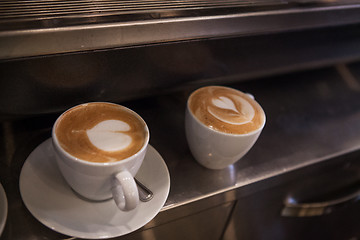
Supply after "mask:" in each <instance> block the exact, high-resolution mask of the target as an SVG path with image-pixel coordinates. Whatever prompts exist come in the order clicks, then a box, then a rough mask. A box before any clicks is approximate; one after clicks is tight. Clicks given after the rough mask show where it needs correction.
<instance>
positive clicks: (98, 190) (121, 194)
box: [52, 103, 149, 211]
mask: <svg viewBox="0 0 360 240" xmlns="http://www.w3.org/2000/svg"><path fill="white" fill-rule="evenodd" d="M93 104H109V105H113V106H118V107H119V108H121V109H124V110H126V111H128V112H129V113H130V114H131V115H133V116H135V117H136V118H137V119H138V120H139V121H140V122H142V124H143V127H144V131H145V137H144V142H143V144H142V146H141V148H140V150H138V151H137V152H136V153H135V154H132V155H131V156H129V157H126V158H125V159H123V160H120V161H114V162H91V161H87V160H86V159H80V158H78V157H75V156H73V155H72V154H70V153H69V152H68V151H66V150H64V147H62V145H61V144H60V142H59V139H58V135H57V133H56V128H57V127H58V123H59V121H60V119H62V118H63V116H64V114H67V113H68V112H69V111H71V110H73V109H76V108H79V107H82V106H84V105H90V106H92V105H93ZM83 121H84V122H86V121H89V119H83ZM52 142H53V146H54V149H55V156H56V162H57V165H58V167H59V169H60V172H61V173H62V175H63V176H64V178H65V180H66V182H67V183H68V184H69V185H70V187H71V188H72V189H73V190H74V191H75V192H76V193H78V194H79V195H81V196H82V197H84V198H86V199H88V200H93V201H102V200H107V199H111V198H113V199H114V201H115V203H116V205H117V206H118V207H119V209H121V210H123V211H130V210H132V209H135V208H136V206H137V205H138V203H139V193H138V189H137V186H136V183H135V180H134V176H135V175H136V173H137V172H138V170H139V168H140V166H141V164H142V162H143V159H144V157H145V154H146V149H147V146H148V142H149V130H148V127H147V125H146V123H145V121H144V120H143V119H142V118H141V117H140V116H139V115H138V114H136V113H135V112H133V111H132V110H130V109H128V108H126V107H123V106H120V105H116V104H112V103H87V104H81V105H78V106H75V107H73V108H71V109H69V110H68V111H66V112H64V113H63V114H62V115H60V116H59V118H58V119H57V120H56V122H55V124H54V126H53V130H52Z"/></svg>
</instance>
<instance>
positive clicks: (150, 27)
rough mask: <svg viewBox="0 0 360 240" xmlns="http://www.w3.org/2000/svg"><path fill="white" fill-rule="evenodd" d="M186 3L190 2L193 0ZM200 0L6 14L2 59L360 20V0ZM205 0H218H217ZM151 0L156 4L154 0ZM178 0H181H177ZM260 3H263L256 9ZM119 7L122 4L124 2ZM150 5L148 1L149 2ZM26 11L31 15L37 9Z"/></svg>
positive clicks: (1, 39)
mask: <svg viewBox="0 0 360 240" xmlns="http://www.w3.org/2000/svg"><path fill="white" fill-rule="evenodd" d="M161 2H162V1H161ZM161 2H160V3H161ZM165 2H167V1H165ZM186 3H187V4H190V3H191V1H190V2H187V1H186ZM200 3H201V2H197V1H195V5H194V6H195V7H190V8H189V9H188V10H186V9H187V8H184V9H185V10H186V11H184V9H181V10H178V9H175V10H173V9H172V8H171V7H170V8H169V9H167V10H166V11H164V12H162V11H160V10H161V8H160V10H159V9H158V10H156V11H155V13H154V12H148V11H149V10H146V11H147V12H146V13H145V15H144V13H142V14H143V15H141V16H137V15H136V14H134V13H132V12H130V14H128V15H126V16H122V17H120V18H119V15H118V14H116V13H115V14H114V15H112V16H111V17H109V18H110V19H105V20H104V19H102V18H101V17H99V16H97V14H95V16H91V17H86V18H85V19H84V18H80V19H73V18H72V17H68V16H67V15H65V16H62V17H59V18H56V19H51V18H50V19H47V18H48V17H46V13H47V12H48V11H50V10H48V9H47V8H46V10H41V11H42V12H45V13H44V14H45V17H44V19H43V17H41V16H37V17H36V16H35V17H36V18H38V19H36V21H35V22H30V23H27V22H26V21H25V20H22V19H21V18H22V17H24V18H25V19H26V17H25V15H26V14H25V15H20V20H19V21H17V22H11V21H10V22H9V20H4V22H3V23H2V24H1V25H0V26H3V27H2V28H0V29H1V30H0V59H3V60H4V59H16V58H23V57H31V56H42V55H50V54H61V53H73V52H84V51H93V50H104V49H113V48H123V47H134V46H139V45H147V44H157V43H167V42H177V41H185V40H195V39H208V38H218V37H232V36H244V35H253V34H264V33H269V32H284V31H289V30H292V31H294V30H300V29H309V28H319V27H330V26H340V25H347V24H354V23H359V22H360V17H359V16H360V14H359V12H360V5H359V4H358V2H355V3H352V4H349V3H342V2H341V1H335V2H327V1H325V2H323V1H320V3H322V4H320V5H316V4H315V5H311V4H310V5H306V4H305V5H304V6H300V7H298V5H297V4H295V5H294V4H293V3H291V2H287V1H275V2H274V1H251V2H248V3H247V4H245V5H244V2H242V1H237V2H236V4H237V5H239V4H240V5H241V6H244V7H243V8H241V7H240V9H238V8H237V7H232V5H231V4H232V3H233V2H231V4H230V3H228V4H230V7H229V6H227V4H226V2H224V3H223V5H222V6H220V7H219V6H218V7H216V8H215V9H213V10H211V11H210V12H208V11H205V10H206V9H207V8H208V7H206V6H202V5H201V4H200ZM205 3H209V4H210V5H211V4H214V2H213V1H205ZM128 4H130V3H128ZM149 4H150V5H149V6H152V4H154V2H150V3H149ZM165 4H166V3H165ZM174 4H180V3H179V1H174ZM196 4H200V5H198V6H197V5H196ZM258 5H259V7H260V9H256V8H255V9H253V7H257V6H258ZM262 5H266V6H268V5H270V8H269V9H266V8H265V9H263V8H262ZM85 6H87V5H86V4H85ZM274 6H275V7H274ZM91 7H92V6H91ZM119 8H120V9H121V6H120V7H119ZM147 8H149V7H145V9H147ZM7 9H8V8H6V7H5V10H3V11H8V10H7ZM74 9H77V8H76V7H74ZM191 9H192V11H191V13H189V12H188V11H189V10H191ZM224 9H225V10H224ZM59 11H62V10H61V9H60V10H59ZM76 11H77V10H76ZM76 11H75V12H76ZM79 11H80V13H81V10H79ZM204 11H205V12H204ZM28 14H30V15H32V14H33V12H32V11H31V12H30V13H28ZM49 14H50V13H49ZM64 14H67V13H66V12H65V13H64ZM114 16H115V17H114ZM122 18H124V19H122ZM0 20H1V19H0Z"/></svg>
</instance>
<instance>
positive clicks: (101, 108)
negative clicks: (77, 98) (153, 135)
mask: <svg viewBox="0 0 360 240" xmlns="http://www.w3.org/2000/svg"><path fill="white" fill-rule="evenodd" d="M55 135H56V138H57V140H58V142H59V145H60V146H61V148H62V149H63V150H65V151H66V152H67V153H69V154H70V155H72V156H73V157H76V158H78V159H81V160H85V161H89V162H101V163H104V162H116V161H120V160H123V159H126V158H128V157H130V156H132V155H134V154H136V153H137V152H139V151H140V150H141V149H142V147H143V146H144V144H145V142H146V139H147V138H148V131H147V127H146V124H145V122H144V121H143V120H142V119H141V117H140V116H138V115H137V114H136V113H135V112H133V111H131V110H130V109H127V108H125V107H122V106H119V105H116V104H111V103H87V104H82V105H79V106H76V107H74V108H71V109H69V110H68V111H66V112H65V113H63V114H62V115H61V116H60V117H59V119H58V120H57V122H56V124H55Z"/></svg>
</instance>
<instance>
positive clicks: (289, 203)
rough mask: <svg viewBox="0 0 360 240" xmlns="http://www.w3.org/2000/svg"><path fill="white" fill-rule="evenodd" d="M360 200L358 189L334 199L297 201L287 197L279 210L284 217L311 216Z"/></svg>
mask: <svg viewBox="0 0 360 240" xmlns="http://www.w3.org/2000/svg"><path fill="white" fill-rule="evenodd" d="M359 200H360V190H358V191H356V192H353V193H351V194H348V195H346V196H341V197H338V198H336V199H332V200H329V201H323V202H314V203H297V202H296V200H294V199H293V198H291V197H289V198H288V199H287V200H286V201H285V203H284V204H285V206H284V208H283V209H282V211H281V216H284V217H313V216H321V215H324V214H329V213H332V212H333V211H335V210H336V209H338V208H341V207H344V206H345V205H349V204H353V203H356V202H358V201H359Z"/></svg>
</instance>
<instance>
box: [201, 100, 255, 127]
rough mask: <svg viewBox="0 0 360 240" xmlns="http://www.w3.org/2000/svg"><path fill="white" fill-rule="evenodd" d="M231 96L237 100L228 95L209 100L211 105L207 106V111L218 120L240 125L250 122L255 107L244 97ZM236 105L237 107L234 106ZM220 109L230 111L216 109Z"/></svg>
mask: <svg viewBox="0 0 360 240" xmlns="http://www.w3.org/2000/svg"><path fill="white" fill-rule="evenodd" d="M232 98H233V99H234V100H235V101H236V102H237V103H234V101H233V100H232V99H230V98H228V97H224V96H220V97H217V98H213V99H212V100H211V103H212V106H208V107H207V110H208V112H209V113H210V114H211V115H213V116H214V117H215V118H217V119H218V120H220V121H222V122H225V123H228V124H232V125H242V124H247V123H249V122H251V120H252V119H253V118H254V116H255V109H254V108H253V106H252V105H251V104H250V103H249V102H248V101H246V100H245V99H243V98H241V97H239V96H236V95H232ZM236 105H237V106H238V108H236ZM221 109H225V110H231V111H230V112H227V113H225V112H223V111H218V110H221Z"/></svg>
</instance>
